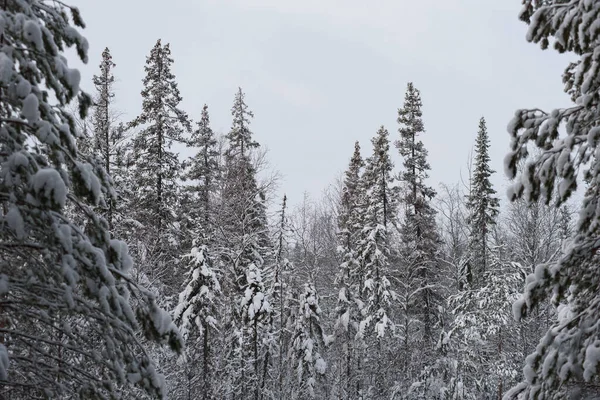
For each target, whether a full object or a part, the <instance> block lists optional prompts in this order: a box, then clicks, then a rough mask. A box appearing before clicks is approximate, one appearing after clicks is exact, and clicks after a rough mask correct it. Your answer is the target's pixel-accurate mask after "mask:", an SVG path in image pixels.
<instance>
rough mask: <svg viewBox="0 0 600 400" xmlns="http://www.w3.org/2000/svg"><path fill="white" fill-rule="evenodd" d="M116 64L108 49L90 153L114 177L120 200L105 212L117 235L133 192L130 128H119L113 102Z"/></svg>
mask: <svg viewBox="0 0 600 400" xmlns="http://www.w3.org/2000/svg"><path fill="white" fill-rule="evenodd" d="M114 67H116V64H115V63H114V62H113V60H112V56H111V54H110V50H109V49H108V48H105V49H104V51H103V52H102V61H101V62H100V74H99V75H94V77H93V79H92V81H93V83H94V87H95V89H96V98H95V104H94V107H93V115H92V132H91V133H92V136H93V138H92V140H91V146H90V148H89V149H84V151H91V153H90V154H92V155H94V156H95V157H97V158H98V159H99V162H101V163H102V165H103V167H104V169H105V170H106V172H107V173H108V174H109V175H110V176H111V178H112V180H113V184H114V187H115V190H116V192H117V196H116V198H115V199H110V200H108V201H107V203H108V204H107V209H106V210H105V211H104V213H103V214H104V215H105V217H106V220H107V221H108V225H109V228H110V229H111V231H113V232H114V231H115V225H116V224H117V221H115V219H120V220H121V219H122V215H121V214H122V211H123V209H124V207H123V205H124V204H123V203H124V200H125V199H126V198H128V196H127V192H128V191H129V188H128V187H127V184H126V182H127V180H128V178H129V177H128V171H127V162H128V161H127V159H128V151H129V148H128V143H127V142H126V139H127V136H126V128H125V127H124V125H123V124H122V123H121V124H117V116H116V114H115V110H114V106H113V102H114V101H113V99H114V97H115V93H114V89H113V84H114V82H115V77H114V74H113V72H112V70H113V68H114Z"/></svg>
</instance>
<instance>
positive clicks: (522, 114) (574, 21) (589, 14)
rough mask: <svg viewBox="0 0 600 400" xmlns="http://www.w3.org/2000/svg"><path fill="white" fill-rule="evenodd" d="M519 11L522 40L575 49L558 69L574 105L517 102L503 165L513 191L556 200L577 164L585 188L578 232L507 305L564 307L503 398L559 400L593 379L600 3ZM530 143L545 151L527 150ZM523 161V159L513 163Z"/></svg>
mask: <svg viewBox="0 0 600 400" xmlns="http://www.w3.org/2000/svg"><path fill="white" fill-rule="evenodd" d="M520 17H521V19H522V20H523V21H525V22H527V23H528V24H529V30H528V33H527V40H528V41H531V42H535V43H539V44H540V45H541V47H542V48H543V49H545V48H547V47H548V46H549V45H552V46H553V47H554V48H555V49H556V50H557V51H559V52H561V53H563V52H571V53H574V54H575V55H576V56H577V60H576V61H575V62H573V63H570V64H569V66H568V67H567V69H566V70H565V72H564V74H563V81H564V83H565V86H566V92H567V93H568V94H569V95H570V96H571V99H572V101H573V102H574V103H575V104H574V105H573V106H572V107H569V108H564V109H555V110H552V111H551V112H549V113H548V112H544V111H541V110H537V109H533V110H519V111H517V113H516V115H515V117H514V119H513V120H512V121H511V123H510V125H509V128H508V129H509V132H510V133H511V135H512V143H511V152H510V153H509V154H508V155H507V157H506V165H505V169H506V173H507V175H508V176H509V177H510V178H514V179H515V180H514V184H513V186H512V187H511V189H510V190H509V197H510V198H511V199H516V198H519V197H523V198H525V199H526V200H528V201H530V202H535V201H537V200H538V199H543V200H545V201H546V202H547V203H550V202H555V203H558V205H560V204H561V203H563V202H565V201H566V200H567V199H569V197H570V196H571V194H572V193H573V192H574V190H575V189H576V188H577V177H578V173H579V172H580V171H583V172H584V180H585V182H586V183H587V188H586V191H585V195H584V198H583V202H582V204H581V211H580V214H579V221H578V223H577V228H576V231H575V232H574V234H573V235H572V237H571V239H570V241H569V242H570V243H569V246H567V248H566V250H565V251H564V254H563V255H562V257H561V258H560V259H559V260H558V261H557V262H552V263H548V264H542V265H538V266H537V267H536V270H535V272H534V273H533V274H531V275H530V276H529V277H528V278H527V280H526V284H525V292H524V295H523V296H522V298H521V299H520V300H519V301H517V302H516V303H515V304H514V306H513V309H514V313H515V317H516V318H517V319H520V318H522V317H523V316H524V315H525V314H526V313H528V312H529V311H530V310H532V309H534V308H535V307H536V305H538V304H540V303H541V302H542V301H543V299H545V298H551V299H552V301H553V302H554V304H555V305H557V306H560V307H561V308H562V309H563V311H565V312H561V313H559V316H560V318H559V320H557V321H556V322H555V323H554V325H553V326H552V327H551V328H550V329H549V330H548V332H547V333H546V335H545V336H544V337H543V338H542V340H541V341H540V343H539V344H538V346H537V348H536V350H535V351H534V352H533V353H532V354H531V355H529V356H528V357H527V360H526V365H525V368H524V375H525V380H524V382H523V383H522V384H520V385H518V386H517V387H515V388H513V390H511V391H510V392H509V393H507V395H506V396H505V398H526V399H559V398H560V399H564V398H566V395H565V390H570V388H571V387H573V386H577V388H576V390H577V391H580V390H584V391H587V390H590V388H593V387H594V386H597V385H598V375H597V372H598V371H597V368H598V363H599V362H600V323H599V320H600V318H599V316H600V294H599V293H600V274H599V273H598V265H599V264H598V261H599V260H598V256H597V251H598V248H599V247H600V207H599V206H600V203H599V200H600V160H599V156H600V145H599V143H598V139H599V138H600V126H599V123H598V122H599V118H600V73H599V72H600V70H599V67H600V63H599V61H600V40H599V35H600V3H599V2H597V1H592V0H579V1H577V0H571V1H564V0H543V1H542V0H525V1H524V7H523V10H522V11H521V14H520ZM528 147H538V148H539V149H541V152H539V155H535V156H531V157H530V156H529V152H528ZM522 162H525V164H524V167H523V168H522V169H518V168H517V166H518V165H519V164H520V163H522ZM592 390H594V389H592ZM595 393H596V394H597V393H598V392H597V391H596V392H595ZM594 398H595V397H594Z"/></svg>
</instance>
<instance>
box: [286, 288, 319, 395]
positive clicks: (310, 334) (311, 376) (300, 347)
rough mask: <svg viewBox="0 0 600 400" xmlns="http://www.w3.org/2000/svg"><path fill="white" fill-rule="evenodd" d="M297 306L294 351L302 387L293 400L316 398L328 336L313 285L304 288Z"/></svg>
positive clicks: (300, 386) (295, 363) (295, 364)
mask: <svg viewBox="0 0 600 400" xmlns="http://www.w3.org/2000/svg"><path fill="white" fill-rule="evenodd" d="M298 303H299V312H298V315H297V317H298V318H297V320H296V321H295V324H294V334H293V348H292V349H293V351H294V356H293V360H294V366H295V367H296V374H297V378H298V383H299V385H298V386H299V387H298V390H296V393H294V395H293V398H307V397H308V398H314V397H315V385H316V384H317V379H318V378H319V377H320V376H323V375H324V374H325V370H326V368H327V363H326V362H325V360H324V359H323V357H322V355H321V354H322V352H323V351H324V348H325V341H324V337H325V334H324V332H323V328H322V327H321V320H320V317H321V307H320V306H319V296H318V295H317V291H316V290H315V287H314V286H313V285H311V284H308V283H307V284H305V285H304V288H303V290H302V293H301V294H300V298H299V299H298Z"/></svg>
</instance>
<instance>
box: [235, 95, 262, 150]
mask: <svg viewBox="0 0 600 400" xmlns="http://www.w3.org/2000/svg"><path fill="white" fill-rule="evenodd" d="M245 97H246V95H245V93H244V92H243V91H242V88H238V91H237V93H236V94H235V99H234V102H233V107H232V108H231V115H232V116H233V124H232V125H231V130H230V131H229V133H228V134H227V139H228V140H229V149H228V154H229V155H230V156H231V155H240V156H242V157H244V156H246V155H248V153H249V152H250V151H251V150H252V149H255V148H257V147H259V144H258V142H256V141H255V140H254V139H253V138H252V131H250V127H249V125H250V118H254V114H253V113H252V111H250V110H249V109H248V105H247V104H246V101H245Z"/></svg>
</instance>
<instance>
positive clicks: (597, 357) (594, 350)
mask: <svg viewBox="0 0 600 400" xmlns="http://www.w3.org/2000/svg"><path fill="white" fill-rule="evenodd" d="M599 362H600V341H598V340H596V341H595V342H594V343H593V344H592V345H589V346H588V347H587V348H586V349H585V361H584V362H583V379H585V380H586V382H589V381H590V380H591V379H592V378H593V377H595V376H596V369H597V367H598V363H599Z"/></svg>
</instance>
